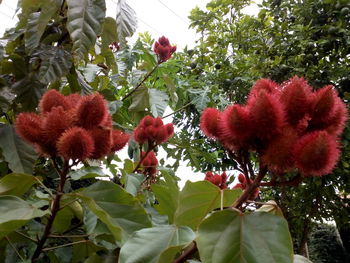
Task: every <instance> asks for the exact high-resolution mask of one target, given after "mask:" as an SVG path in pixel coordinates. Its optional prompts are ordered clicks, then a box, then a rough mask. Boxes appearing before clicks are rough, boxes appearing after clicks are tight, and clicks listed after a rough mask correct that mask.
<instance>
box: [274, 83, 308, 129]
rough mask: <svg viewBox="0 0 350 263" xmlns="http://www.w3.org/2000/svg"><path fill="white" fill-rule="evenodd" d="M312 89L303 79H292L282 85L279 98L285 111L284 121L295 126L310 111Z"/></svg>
mask: <svg viewBox="0 0 350 263" xmlns="http://www.w3.org/2000/svg"><path fill="white" fill-rule="evenodd" d="M311 94H312V89H311V87H310V86H309V84H308V83H307V82H306V80H305V79H304V78H299V77H293V78H291V79H289V80H288V81H286V82H285V83H284V84H283V90H282V94H281V97H280V100H281V102H282V103H283V105H284V107H285V110H286V120H287V122H288V123H289V124H290V125H292V126H296V125H297V124H298V123H299V121H300V120H301V119H303V118H304V116H305V115H306V114H307V113H309V110H310V102H311V101H310V97H311Z"/></svg>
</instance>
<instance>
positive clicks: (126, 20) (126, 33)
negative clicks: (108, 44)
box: [116, 0, 137, 44]
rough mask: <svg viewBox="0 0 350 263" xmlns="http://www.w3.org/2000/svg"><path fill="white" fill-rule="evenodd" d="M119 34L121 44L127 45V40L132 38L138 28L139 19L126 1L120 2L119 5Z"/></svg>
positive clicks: (121, 0) (120, 0) (117, 16)
mask: <svg viewBox="0 0 350 263" xmlns="http://www.w3.org/2000/svg"><path fill="white" fill-rule="evenodd" d="M116 12H117V15H116V21H117V33H118V39H119V42H120V43H122V44H125V43H126V40H125V38H126V37H131V36H132V35H133V34H134V32H135V31H136V28H137V17H136V13H135V11H134V9H132V8H131V7H130V6H129V5H128V4H127V3H126V1H125V0H119V1H118V4H117V11H116Z"/></svg>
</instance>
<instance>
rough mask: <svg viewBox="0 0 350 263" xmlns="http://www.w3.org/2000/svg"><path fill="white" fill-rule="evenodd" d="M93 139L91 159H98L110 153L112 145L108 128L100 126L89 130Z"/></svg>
mask: <svg viewBox="0 0 350 263" xmlns="http://www.w3.org/2000/svg"><path fill="white" fill-rule="evenodd" d="M89 133H90V135H91V137H92V139H93V140H94V146H95V147H94V151H93V153H92V155H91V156H90V158H91V159H100V158H102V157H104V156H106V155H107V154H109V153H110V151H111V147H112V136H111V130H110V129H103V128H100V127H96V128H93V129H91V130H89Z"/></svg>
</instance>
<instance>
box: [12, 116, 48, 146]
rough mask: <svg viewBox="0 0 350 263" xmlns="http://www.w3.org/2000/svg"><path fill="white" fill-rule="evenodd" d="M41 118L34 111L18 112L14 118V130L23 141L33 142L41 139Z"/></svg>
mask: <svg viewBox="0 0 350 263" xmlns="http://www.w3.org/2000/svg"><path fill="white" fill-rule="evenodd" d="M41 122H42V120H41V118H40V116H39V115H37V114H35V113H20V114H19V115H18V116H17V118H16V124H15V128H16V132H17V134H18V135H19V136H20V137H21V138H22V139H23V140H25V141H27V142H29V143H31V144H33V143H37V142H39V141H41V140H42V129H41Z"/></svg>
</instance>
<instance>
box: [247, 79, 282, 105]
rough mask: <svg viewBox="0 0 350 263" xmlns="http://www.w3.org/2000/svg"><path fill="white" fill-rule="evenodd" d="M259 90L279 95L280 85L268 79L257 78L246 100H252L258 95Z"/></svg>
mask: <svg viewBox="0 0 350 263" xmlns="http://www.w3.org/2000/svg"><path fill="white" fill-rule="evenodd" d="M260 92H266V93H268V94H275V95H277V94H278V95H279V93H280V87H279V86H278V84H277V83H276V82H274V81H272V80H270V79H259V80H257V81H256V82H255V84H254V85H253V87H252V89H251V91H250V93H249V96H248V100H247V102H248V104H249V103H250V101H251V100H254V99H255V98H256V97H258V96H259V94H260Z"/></svg>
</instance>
